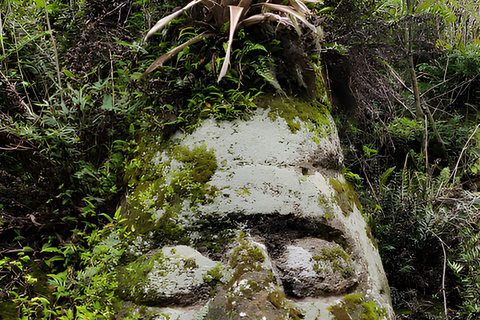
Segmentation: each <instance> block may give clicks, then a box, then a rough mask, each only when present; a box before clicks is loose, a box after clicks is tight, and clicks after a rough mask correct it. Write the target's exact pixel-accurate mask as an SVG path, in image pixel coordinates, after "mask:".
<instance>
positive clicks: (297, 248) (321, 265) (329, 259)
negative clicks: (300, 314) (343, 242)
mask: <svg viewBox="0 0 480 320" xmlns="http://www.w3.org/2000/svg"><path fill="white" fill-rule="evenodd" d="M278 267H279V269H280V270H281V277H282V281H283V283H284V286H285V287H286V288H288V292H289V293H290V294H292V295H294V296H296V297H300V298H303V297H316V296H322V295H325V294H339V293H343V292H346V291H347V290H348V289H350V288H351V287H352V286H354V285H355V284H356V283H357V282H358V279H357V277H356V272H355V269H354V268H355V266H354V264H353V262H352V259H351V258H350V255H348V254H347V253H346V252H345V251H344V249H343V248H342V247H341V246H340V245H338V244H336V243H334V242H330V241H325V240H322V239H317V238H303V239H298V240H296V241H294V242H293V243H292V244H291V245H288V246H287V247H286V249H285V251H284V252H283V254H282V255H281V256H280V258H279V259H278Z"/></svg>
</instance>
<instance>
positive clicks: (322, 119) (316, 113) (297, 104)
mask: <svg viewBox="0 0 480 320" xmlns="http://www.w3.org/2000/svg"><path fill="white" fill-rule="evenodd" d="M261 99H263V100H259V101H258V102H257V104H258V105H259V106H264V107H265V108H267V107H269V108H270V112H269V114H268V116H269V117H270V119H272V120H276V119H277V117H282V118H283V119H285V121H286V122H287V125H288V128H289V129H290V131H291V132H292V133H297V131H299V130H301V129H302V123H304V124H305V125H306V126H307V128H308V130H309V131H311V132H315V137H314V140H316V141H317V142H319V141H320V140H319V138H322V137H326V136H327V135H328V134H330V133H331V132H330V130H332V128H331V123H330V120H331V119H330V116H329V111H328V107H327V106H325V105H323V104H322V103H320V102H318V101H313V100H300V99H294V98H292V99H289V100H284V99H282V98H281V97H273V98H272V97H270V96H265V97H262V98H261Z"/></svg>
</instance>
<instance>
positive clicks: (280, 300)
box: [267, 289, 304, 320]
mask: <svg viewBox="0 0 480 320" xmlns="http://www.w3.org/2000/svg"><path fill="white" fill-rule="evenodd" d="M267 300H268V301H270V302H271V303H272V304H273V305H274V306H275V307H276V308H277V309H281V310H282V309H283V310H287V311H288V316H289V319H293V320H300V319H303V318H304V315H303V313H302V312H301V311H299V310H298V309H297V308H296V307H295V305H294V304H293V303H292V302H291V301H288V300H287V298H286V297H285V294H284V293H283V292H282V291H281V290H280V289H276V290H275V291H272V292H270V293H269V294H268V296H267Z"/></svg>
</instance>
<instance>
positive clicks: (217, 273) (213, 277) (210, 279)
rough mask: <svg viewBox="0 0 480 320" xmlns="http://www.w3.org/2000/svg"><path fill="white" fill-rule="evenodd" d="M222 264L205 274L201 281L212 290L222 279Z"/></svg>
mask: <svg viewBox="0 0 480 320" xmlns="http://www.w3.org/2000/svg"><path fill="white" fill-rule="evenodd" d="M222 266H223V263H221V262H220V263H218V264H217V265H216V266H215V267H214V268H213V269H210V270H208V271H207V274H206V275H205V276H204V277H203V280H204V281H205V283H206V284H208V285H209V286H210V287H211V288H212V289H215V287H216V286H217V285H218V284H220V283H221V282H222V281H221V280H222V277H223V270H222Z"/></svg>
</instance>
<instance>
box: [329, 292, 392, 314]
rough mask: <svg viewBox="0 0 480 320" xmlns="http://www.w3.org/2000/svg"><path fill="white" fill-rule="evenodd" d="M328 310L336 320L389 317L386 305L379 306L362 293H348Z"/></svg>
mask: <svg viewBox="0 0 480 320" xmlns="http://www.w3.org/2000/svg"><path fill="white" fill-rule="evenodd" d="M328 310H329V311H330V313H331V314H332V315H333V316H334V318H333V319H335V320H343V319H363V320H380V319H385V318H387V317H388V314H387V311H386V309H385V308H384V307H379V306H378V305H377V304H376V303H375V301H373V300H370V301H366V300H365V298H364V297H363V294H361V293H352V294H348V295H346V296H345V297H343V299H342V301H341V302H340V303H338V304H335V305H333V306H330V307H328Z"/></svg>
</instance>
